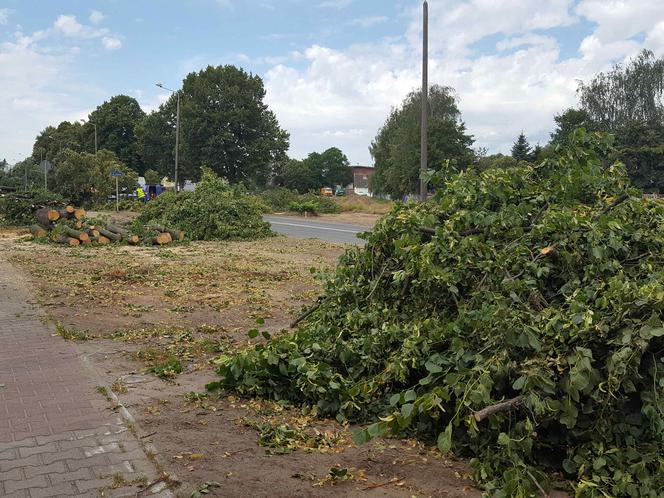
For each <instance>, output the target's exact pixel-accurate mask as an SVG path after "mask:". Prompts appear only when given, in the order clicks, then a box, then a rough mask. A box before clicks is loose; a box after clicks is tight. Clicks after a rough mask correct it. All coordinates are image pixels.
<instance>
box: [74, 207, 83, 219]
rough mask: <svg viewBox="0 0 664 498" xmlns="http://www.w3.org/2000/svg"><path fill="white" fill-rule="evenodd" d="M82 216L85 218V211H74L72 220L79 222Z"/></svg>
mask: <svg viewBox="0 0 664 498" xmlns="http://www.w3.org/2000/svg"><path fill="white" fill-rule="evenodd" d="M83 216H85V209H76V210H75V211H74V218H76V219H77V220H80V219H81V218H83Z"/></svg>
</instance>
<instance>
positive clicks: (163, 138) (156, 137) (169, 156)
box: [136, 98, 182, 178]
mask: <svg viewBox="0 0 664 498" xmlns="http://www.w3.org/2000/svg"><path fill="white" fill-rule="evenodd" d="M175 118H176V101H175V99H174V98H170V99H169V100H168V101H166V102H164V103H163V104H162V105H160V106H159V109H157V110H155V111H154V112H152V113H150V114H149V115H148V116H146V117H145V118H144V119H143V120H142V121H141V122H140V123H139V124H138V125H137V126H136V138H137V147H138V152H139V155H140V157H141V161H142V163H143V166H144V167H145V168H148V169H153V170H155V171H158V172H159V173H160V174H161V175H162V177H163V176H167V177H168V178H173V177H174V173H175V170H174V168H175V121H176V119H175ZM180 138H182V137H180ZM180 178H182V175H180Z"/></svg>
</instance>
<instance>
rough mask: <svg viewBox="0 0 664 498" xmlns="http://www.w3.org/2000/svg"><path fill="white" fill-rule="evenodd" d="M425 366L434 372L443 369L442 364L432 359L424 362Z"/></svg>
mask: <svg viewBox="0 0 664 498" xmlns="http://www.w3.org/2000/svg"><path fill="white" fill-rule="evenodd" d="M424 368H426V369H427V370H428V371H429V372H430V373H432V374H437V373H440V372H442V371H443V368H442V367H441V366H440V365H438V364H436V363H433V362H431V361H427V362H426V363H425V364H424Z"/></svg>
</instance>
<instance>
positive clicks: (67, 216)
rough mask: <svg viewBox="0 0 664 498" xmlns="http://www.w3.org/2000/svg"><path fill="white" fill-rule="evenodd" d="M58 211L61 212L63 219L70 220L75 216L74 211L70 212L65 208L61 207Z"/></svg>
mask: <svg viewBox="0 0 664 498" xmlns="http://www.w3.org/2000/svg"><path fill="white" fill-rule="evenodd" d="M58 212H59V213H60V219H62V220H68V219H71V218H73V217H74V215H73V214H72V213H70V212H68V211H67V210H65V209H59V210H58Z"/></svg>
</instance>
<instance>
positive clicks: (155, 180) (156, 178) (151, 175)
mask: <svg viewBox="0 0 664 498" xmlns="http://www.w3.org/2000/svg"><path fill="white" fill-rule="evenodd" d="M143 178H145V183H147V184H148V185H159V184H161V179H162V176H161V175H160V174H159V173H158V172H156V171H155V170H153V169H149V170H147V171H146V172H145V173H143Z"/></svg>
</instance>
